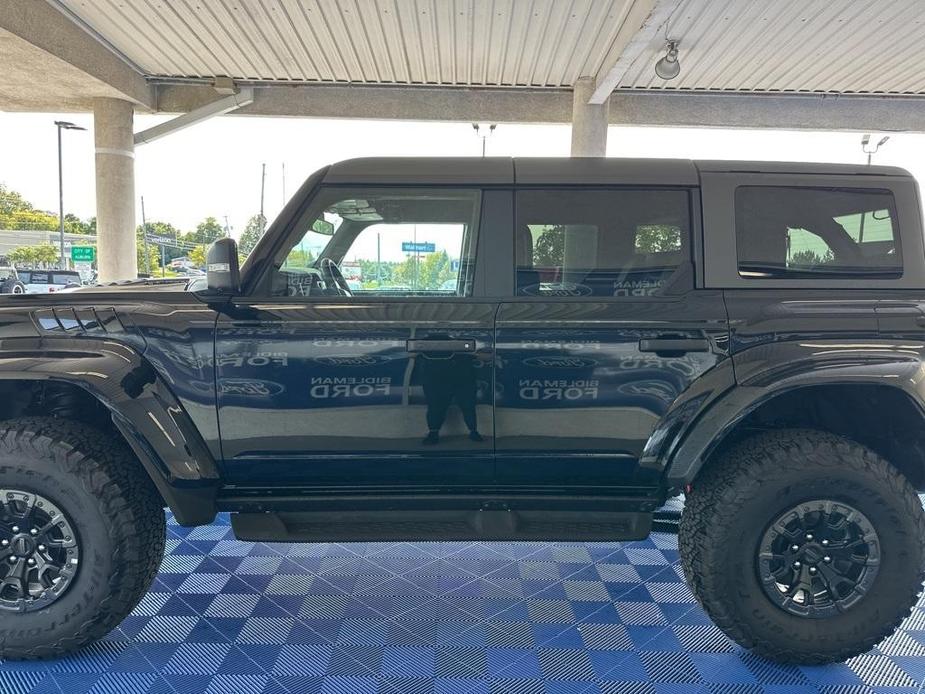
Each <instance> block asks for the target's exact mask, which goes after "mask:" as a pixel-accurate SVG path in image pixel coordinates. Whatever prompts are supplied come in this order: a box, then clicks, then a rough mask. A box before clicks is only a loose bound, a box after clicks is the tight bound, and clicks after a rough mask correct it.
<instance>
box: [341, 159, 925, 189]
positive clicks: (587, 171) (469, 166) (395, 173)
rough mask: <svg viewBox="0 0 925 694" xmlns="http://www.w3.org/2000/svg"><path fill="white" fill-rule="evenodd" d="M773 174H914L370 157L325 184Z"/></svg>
mask: <svg viewBox="0 0 925 694" xmlns="http://www.w3.org/2000/svg"><path fill="white" fill-rule="evenodd" d="M705 172H711V173H721V172H729V173H774V174H795V175H864V176H894V177H904V178H911V177H912V175H911V174H910V173H909V172H908V171H906V170H905V169H902V168H899V167H894V166H866V165H864V164H834V163H816V162H769V161H719V160H692V159H630V158H616V157H571V158H570V157H515V158H512V157H485V158H479V157H365V158H358V159H347V160H344V161H341V162H338V163H336V164H332V165H331V166H330V168H329V169H328V171H327V173H326V175H325V177H324V182H325V183H332V184H361V183H362V184H381V185H390V184H413V185H453V184H456V185H466V184H470V185H471V184H476V185H511V184H519V185H682V186H695V185H698V184H699V182H700V174H701V173H705Z"/></svg>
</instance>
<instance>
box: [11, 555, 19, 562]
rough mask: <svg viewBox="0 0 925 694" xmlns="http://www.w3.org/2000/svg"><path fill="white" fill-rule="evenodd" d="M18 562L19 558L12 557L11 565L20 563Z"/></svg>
mask: <svg viewBox="0 0 925 694" xmlns="http://www.w3.org/2000/svg"><path fill="white" fill-rule="evenodd" d="M18 561H19V557H15V556H14V557H10V564H15V563H16V562H18Z"/></svg>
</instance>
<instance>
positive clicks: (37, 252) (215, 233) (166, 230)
mask: <svg viewBox="0 0 925 694" xmlns="http://www.w3.org/2000/svg"><path fill="white" fill-rule="evenodd" d="M266 225H267V220H266V218H265V217H263V216H262V215H260V214H256V215H254V216H253V217H251V218H250V219H249V220H248V221H247V224H246V226H245V228H244V231H243V232H242V234H241V238H240V240H239V241H238V248H239V250H240V252H241V255H242V256H245V257H246V256H247V255H248V254H250V252H251V251H252V250H253V249H254V246H256V245H257V242H258V241H259V240H260V238H261V237H262V236H263V233H264V231H265V230H266ZM58 228H59V224H58V215H57V214H55V213H53V212H48V211H45V210H39V209H36V207H35V206H34V205H33V204H32V203H30V202H29V201H28V200H26V199H25V198H24V197H23V196H22V195H21V194H20V193H18V192H17V191H15V190H13V189H12V188H10V187H9V186H7V185H6V184H4V183H0V229H3V230H11V231H57V230H58ZM64 230H65V232H67V233H71V234H86V235H95V234H96V217H90V218H88V219H85V220H84V219H80V218H79V217H77V216H76V215H74V214H71V213H68V214H65V215H64ZM145 232H147V236H148V237H149V238H150V237H151V236H159V237H166V238H169V239H173V242H174V243H175V244H176V245H168V246H165V247H164V249H163V255H162V251H161V248H160V247H159V246H157V245H155V244H153V243H149V244H148V258H147V261H146V259H145V243H144V237H145ZM135 235H136V238H137V241H138V243H137V253H138V269H139V271H141V272H144V271H145V270H146V269H148V268H150V270H151V272H152V273H155V272H159V271H160V270H161V260H162V257H163V260H164V261H165V262H167V263H169V262H171V261H172V260H174V259H176V258H180V257H189V258H190V260H191V261H192V262H193V263H194V264H196V265H197V266H202V265H205V253H206V249H207V248H208V246H209V244H211V243H212V242H214V241H216V240H217V239H220V238H222V237H223V236H226V235H227V230H226V229H225V227H224V226H222V225H221V224H220V223H219V221H218V219H217V218H216V217H212V216H210V217H206V218H205V219H204V220H202V221H201V222H200V223H199V224H197V225H196V228H195V229H193V230H192V231H185V232H184V231H182V230H180V229H178V228H177V227H175V226H174V225H173V224H171V223H170V222H164V221H158V220H152V221H149V222H147V223H146V224H145V225H141V224H139V225H138V227H137V228H136V230H135ZM58 254H59V251H58V248H57V246H55V245H53V244H47V243H44V244H38V245H34V246H22V247H20V248H17V249H15V250H14V251H13V252H11V253H9V254H8V259H9V260H10V262H13V263H16V264H18V265H38V266H47V265H52V264H55V263H57V262H58Z"/></svg>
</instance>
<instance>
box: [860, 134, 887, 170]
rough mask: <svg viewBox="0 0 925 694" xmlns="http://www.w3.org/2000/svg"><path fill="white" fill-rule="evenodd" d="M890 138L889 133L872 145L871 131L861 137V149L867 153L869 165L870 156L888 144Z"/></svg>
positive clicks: (868, 163)
mask: <svg viewBox="0 0 925 694" xmlns="http://www.w3.org/2000/svg"><path fill="white" fill-rule="evenodd" d="M889 139H890V136H889V135H884V136H883V137H881V138H880V140H879V141H878V142H877V144H875V145H873V146H871V144H870V133H866V134H865V135H864V136H863V137H862V138H861V151H863V152H864V154H866V155H867V165H868V166H870V158H871V157H872V156H873V155H874V154H876V153H877V150H878V149H880V148H881V147H882V146H883V145H885V144H886V141H887V140H889Z"/></svg>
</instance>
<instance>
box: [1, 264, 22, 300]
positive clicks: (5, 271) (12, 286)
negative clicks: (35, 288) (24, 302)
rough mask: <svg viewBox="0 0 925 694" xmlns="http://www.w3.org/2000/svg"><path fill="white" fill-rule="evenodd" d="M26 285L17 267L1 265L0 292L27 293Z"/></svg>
mask: <svg viewBox="0 0 925 694" xmlns="http://www.w3.org/2000/svg"><path fill="white" fill-rule="evenodd" d="M25 293H26V285H24V284H23V283H22V280H20V279H19V275H18V274H17V272H16V268H15V267H0V294H25Z"/></svg>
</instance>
